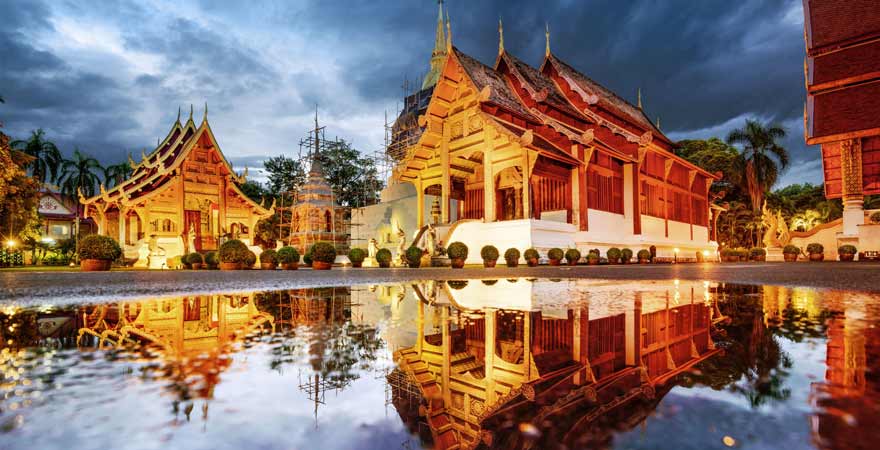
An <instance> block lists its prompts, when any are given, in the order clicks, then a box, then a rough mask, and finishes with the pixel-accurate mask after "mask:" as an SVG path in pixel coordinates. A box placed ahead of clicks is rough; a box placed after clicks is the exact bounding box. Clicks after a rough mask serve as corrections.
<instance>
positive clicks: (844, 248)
mask: <svg viewBox="0 0 880 450" xmlns="http://www.w3.org/2000/svg"><path fill="white" fill-rule="evenodd" d="M858 252H859V250H858V249H857V248H856V246H855V245H850V244H846V245H841V246H840V247H838V248H837V254H839V255H855V254H856V253H858Z"/></svg>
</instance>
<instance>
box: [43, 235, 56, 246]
mask: <svg viewBox="0 0 880 450" xmlns="http://www.w3.org/2000/svg"><path fill="white" fill-rule="evenodd" d="M40 241H41V242H43V243H46V244H54V243H55V239H52V238H50V237H49V236H46V237H44V238H42V239H40Z"/></svg>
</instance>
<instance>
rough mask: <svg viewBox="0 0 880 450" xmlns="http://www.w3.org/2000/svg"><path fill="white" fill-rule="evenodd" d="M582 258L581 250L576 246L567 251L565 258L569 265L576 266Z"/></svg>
mask: <svg viewBox="0 0 880 450" xmlns="http://www.w3.org/2000/svg"><path fill="white" fill-rule="evenodd" d="M580 259H581V252H580V251H579V250H578V249H576V248H570V249H568V250H566V251H565V260H566V261H567V262H568V265H569V266H576V265H577V263H578V261H580Z"/></svg>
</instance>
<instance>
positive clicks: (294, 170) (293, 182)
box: [260, 155, 306, 197]
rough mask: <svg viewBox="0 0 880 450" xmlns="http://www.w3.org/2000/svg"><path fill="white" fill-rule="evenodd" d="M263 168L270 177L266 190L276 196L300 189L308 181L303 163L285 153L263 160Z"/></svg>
mask: <svg viewBox="0 0 880 450" xmlns="http://www.w3.org/2000/svg"><path fill="white" fill-rule="evenodd" d="M263 168H264V169H266V175H267V177H268V178H269V182H268V183H267V184H266V189H265V190H264V192H265V193H266V194H269V195H272V196H275V197H277V196H280V195H281V194H284V193H287V192H291V191H296V190H299V187H300V186H302V185H303V183H304V182H305V181H306V171H305V168H303V165H302V163H300V162H299V161H298V160H296V159H292V158H288V157H286V156H283V155H281V156H275V157H272V158H269V159H267V160H265V161H263ZM260 188H261V189H262V186H260Z"/></svg>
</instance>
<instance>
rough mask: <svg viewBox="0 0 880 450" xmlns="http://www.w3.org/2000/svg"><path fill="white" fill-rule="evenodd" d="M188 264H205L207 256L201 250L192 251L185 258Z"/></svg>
mask: <svg viewBox="0 0 880 450" xmlns="http://www.w3.org/2000/svg"><path fill="white" fill-rule="evenodd" d="M184 261H186V263H187V264H204V262H205V258H204V257H203V256H202V254H201V253H199V252H192V253H190V254H188V255H186V258H185V259H184Z"/></svg>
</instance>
